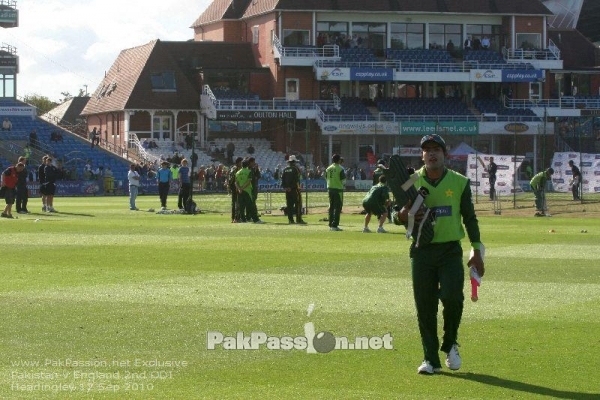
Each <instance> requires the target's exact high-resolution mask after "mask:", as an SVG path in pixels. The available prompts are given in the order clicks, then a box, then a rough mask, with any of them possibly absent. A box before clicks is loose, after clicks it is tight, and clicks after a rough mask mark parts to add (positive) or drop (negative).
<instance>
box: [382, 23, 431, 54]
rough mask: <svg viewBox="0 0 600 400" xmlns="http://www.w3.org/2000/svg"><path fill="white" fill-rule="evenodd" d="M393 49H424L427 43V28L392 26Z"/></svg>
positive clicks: (421, 26)
mask: <svg viewBox="0 0 600 400" xmlns="http://www.w3.org/2000/svg"><path fill="white" fill-rule="evenodd" d="M391 30H392V32H391V39H392V40H391V44H390V45H391V48H392V49H422V48H424V43H425V26H424V25H423V24H402V23H399V24H396V23H393V24H392V25H391Z"/></svg>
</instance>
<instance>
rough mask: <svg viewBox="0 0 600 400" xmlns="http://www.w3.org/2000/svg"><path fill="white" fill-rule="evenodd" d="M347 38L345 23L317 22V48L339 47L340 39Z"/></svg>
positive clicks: (346, 24)
mask: <svg viewBox="0 0 600 400" xmlns="http://www.w3.org/2000/svg"><path fill="white" fill-rule="evenodd" d="M347 36H348V23H346V22H317V46H324V45H326V44H338V45H341V42H342V38H344V39H345V38H346V37H347Z"/></svg>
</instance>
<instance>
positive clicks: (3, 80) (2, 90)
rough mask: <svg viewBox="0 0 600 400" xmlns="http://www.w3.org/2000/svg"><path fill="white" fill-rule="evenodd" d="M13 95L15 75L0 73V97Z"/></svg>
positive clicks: (11, 96)
mask: <svg viewBox="0 0 600 400" xmlns="http://www.w3.org/2000/svg"><path fill="white" fill-rule="evenodd" d="M15 95H16V93H15V76H14V75H12V74H6V75H5V74H0V98H4V97H10V98H14V97H15Z"/></svg>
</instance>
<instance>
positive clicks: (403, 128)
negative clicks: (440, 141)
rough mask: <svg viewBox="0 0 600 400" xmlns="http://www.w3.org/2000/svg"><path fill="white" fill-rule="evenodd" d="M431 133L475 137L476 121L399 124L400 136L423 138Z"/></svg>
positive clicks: (477, 127) (476, 130) (407, 122)
mask: <svg viewBox="0 0 600 400" xmlns="http://www.w3.org/2000/svg"><path fill="white" fill-rule="evenodd" d="M432 133H440V134H443V135H477V134H478V133H479V126H478V122H477V121H456V122H452V121H444V122H435V121H425V122H412V121H406V122H404V121H403V122H401V123H400V134H401V135H421V136H423V135H429V134H432Z"/></svg>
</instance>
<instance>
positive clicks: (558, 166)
mask: <svg viewBox="0 0 600 400" xmlns="http://www.w3.org/2000/svg"><path fill="white" fill-rule="evenodd" d="M569 160H573V164H575V166H576V167H578V168H579V171H581V178H582V179H581V180H582V185H581V190H582V192H583V193H600V154H591V153H581V154H580V153H576V152H562V153H554V157H553V158H552V169H554V174H553V175H552V187H553V188H554V191H556V192H565V193H568V192H571V182H572V179H573V174H572V172H571V167H569Z"/></svg>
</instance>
